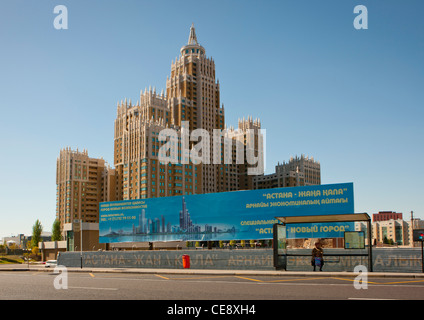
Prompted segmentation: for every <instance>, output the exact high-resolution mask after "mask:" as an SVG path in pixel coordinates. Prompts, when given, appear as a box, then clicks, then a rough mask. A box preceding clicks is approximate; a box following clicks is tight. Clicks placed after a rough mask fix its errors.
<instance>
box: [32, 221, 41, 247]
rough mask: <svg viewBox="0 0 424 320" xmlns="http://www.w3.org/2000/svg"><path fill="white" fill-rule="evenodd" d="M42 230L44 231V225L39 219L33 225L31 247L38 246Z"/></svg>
mask: <svg viewBox="0 0 424 320" xmlns="http://www.w3.org/2000/svg"><path fill="white" fill-rule="evenodd" d="M41 232H43V226H42V225H41V222H40V220H38V219H37V221H35V224H34V225H33V226H32V239H31V247H32V248H34V247H37V248H38V243H39V242H40V241H41Z"/></svg>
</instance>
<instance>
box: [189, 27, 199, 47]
mask: <svg viewBox="0 0 424 320" xmlns="http://www.w3.org/2000/svg"><path fill="white" fill-rule="evenodd" d="M188 44H189V45H198V44H199V43H198V42H197V37H196V30H195V29H194V23H192V24H191V27H190V35H189V36H188Z"/></svg>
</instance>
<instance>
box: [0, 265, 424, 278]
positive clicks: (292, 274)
mask: <svg viewBox="0 0 424 320" xmlns="http://www.w3.org/2000/svg"><path fill="white" fill-rule="evenodd" d="M1 271H13V272H15V271H33V272H34V271H36V272H54V268H7V267H5V268H0V272H1ZM67 271H68V272H85V273H126V274H176V275H228V276H275V277H349V278H354V277H357V276H358V275H359V274H360V273H355V272H325V271H322V272H319V271H316V272H313V271H310V272H302V271H262V270H212V269H135V268H134V269H132V268H82V269H81V268H75V267H69V268H67ZM367 276H368V277H374V278H413V279H416V278H423V279H424V273H394V272H370V273H368V274H367Z"/></svg>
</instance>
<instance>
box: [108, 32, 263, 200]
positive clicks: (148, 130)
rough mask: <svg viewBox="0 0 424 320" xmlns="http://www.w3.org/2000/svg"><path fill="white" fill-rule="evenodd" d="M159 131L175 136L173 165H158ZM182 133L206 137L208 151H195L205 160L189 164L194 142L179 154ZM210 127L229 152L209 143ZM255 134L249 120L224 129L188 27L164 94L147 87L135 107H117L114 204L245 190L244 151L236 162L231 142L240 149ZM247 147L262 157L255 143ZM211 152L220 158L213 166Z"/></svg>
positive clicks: (202, 53) (209, 73)
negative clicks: (228, 142)
mask: <svg viewBox="0 0 424 320" xmlns="http://www.w3.org/2000/svg"><path fill="white" fill-rule="evenodd" d="M248 127H249V129H252V130H254V131H255V132H254V135H253V136H251V135H247V134H246V132H245V131H244V130H245V129H247V128H248ZM164 129H173V130H175V131H176V132H178V141H177V142H175V143H176V144H177V145H178V155H177V159H176V160H177V161H176V162H177V163H168V164H164V163H162V162H161V161H159V150H160V148H161V146H163V144H164V143H165V142H161V141H159V139H158V138H159V133H160V132H161V131H162V130H164ZM184 129H186V130H188V132H189V133H191V132H193V130H196V129H202V130H205V131H206V132H208V133H209V137H210V139H209V141H208V142H205V143H208V145H209V151H208V150H207V148H206V149H205V150H203V149H202V151H201V153H202V156H203V159H204V160H205V159H206V160H207V161H203V162H202V163H198V164H195V163H193V161H192V159H191V158H190V159H189V157H190V150H192V148H193V146H194V145H195V144H196V143H197V142H195V141H189V142H188V145H187V147H188V149H187V150H184V145H183V139H182V132H183V130H184ZM214 129H217V130H222V137H220V139H222V142H223V141H224V140H223V139H224V138H225V139H229V140H231V141H232V142H234V144H232V145H231V147H230V149H229V150H224V147H223V145H222V144H219V143H218V144H216V145H214V141H213V139H212V137H213V135H214V132H213V131H214ZM259 130H260V121H259V120H258V119H256V120H255V121H254V123H253V120H252V119H251V118H248V120H247V121H245V120H243V121H241V122H239V130H234V129H233V128H232V127H231V128H230V129H227V127H226V125H225V113H224V107H223V105H221V103H220V86H219V81H218V80H217V79H216V76H215V62H214V61H213V59H212V58H209V57H207V56H206V50H205V48H204V47H203V46H201V45H200V44H199V42H198V41H197V36H196V31H195V28H194V26H193V25H192V26H191V28H190V33H189V38H188V43H187V44H186V45H184V46H183V47H182V48H181V50H180V56H179V57H178V58H176V59H175V61H173V62H172V63H171V74H170V76H168V77H167V80H166V95H165V94H164V93H163V91H162V92H161V93H160V94H159V93H157V92H156V89H154V88H153V89H152V88H149V90H147V89H145V91H144V92H143V91H142V92H141V93H140V100H139V101H137V102H136V103H135V104H133V103H132V102H131V101H130V100H128V99H125V100H124V101H121V102H120V103H118V106H117V117H116V120H115V135H114V165H115V168H116V177H117V183H116V194H117V200H128V199H143V198H151V197H163V196H173V195H189V194H197V193H210V192H222V191H233V190H242V189H250V188H252V183H251V179H250V178H248V177H247V169H248V168H249V167H251V165H247V164H246V160H247V159H246V150H243V151H242V153H243V156H244V158H243V159H244V161H243V162H242V163H236V155H237V148H236V144H235V143H236V141H238V143H239V144H241V145H242V146H243V147H245V146H246V143H247V142H248V141H250V140H252V141H255V142H258V140H259V139H258V137H259V136H260V133H259ZM246 137H248V138H246ZM249 137H253V138H249ZM249 148H253V151H254V152H255V153H256V155H257V154H260V155H261V156H263V153H262V150H261V149H260V148H258V144H256V147H255V146H250V147H249ZM259 151H260V152H259ZM214 154H218V155H221V156H222V157H221V161H220V162H218V163H217V162H215V164H214ZM225 154H227V155H229V158H230V159H231V161H230V163H228V161H227V163H224V155H225ZM261 159H262V158H261Z"/></svg>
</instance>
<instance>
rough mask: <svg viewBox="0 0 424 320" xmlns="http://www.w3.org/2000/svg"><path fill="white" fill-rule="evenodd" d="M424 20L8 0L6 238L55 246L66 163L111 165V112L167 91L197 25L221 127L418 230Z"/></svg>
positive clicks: (0, 80)
mask: <svg viewBox="0 0 424 320" xmlns="http://www.w3.org/2000/svg"><path fill="white" fill-rule="evenodd" d="M359 4H363V5H366V6H367V8H368V14H369V17H368V19H369V21H368V27H369V29H368V30H356V29H354V27H353V20H354V18H355V14H354V13H353V8H354V7H355V6H356V5H359ZM56 5H66V6H67V8H68V23H69V29H68V30H56V29H54V27H53V20H54V18H55V16H56V15H55V14H54V13H53V9H54V7H55V6H56ZM423 15H424V2H423V1H422V0H416V1H412V0H407V1H398V0H396V1H392V0H384V1H383V0H373V1H369V0H353V1H351V0H344V1H340V0H331V1H330V0H327V1H313V0H311V1H306V0H305V1H282V0H275V1H270V0H265V1H250V0H214V1H199V0H196V1H193V0H187V1H174V0H172V1H171V0H170V1H161V0H157V1H139V0H137V1H136V0H126V1H118V0H113V1H112V0H107V1H105V0H101V1H100V0H90V1H82V0H72V1H70V0H60V1H59V0H55V1H52V0H48V1H20V0H3V1H1V3H0V49H1V50H0V108H1V117H0V150H1V157H0V168H1V174H0V181H1V182H0V238H1V237H3V236H9V235H12V234H13V235H15V234H18V233H25V234H28V235H29V234H30V233H31V227H32V225H33V224H34V222H35V220H36V219H40V220H41V222H42V224H43V225H44V229H45V230H46V231H51V227H52V223H53V221H54V219H55V210H56V209H55V206H56V204H55V201H56V181H55V179H56V158H57V156H58V155H59V151H60V149H61V148H63V147H65V146H71V147H72V148H77V147H78V148H79V149H83V148H86V149H88V152H89V155H90V156H92V157H103V158H104V159H106V160H107V161H108V162H109V163H110V164H112V165H113V163H112V162H113V121H114V119H115V116H116V103H117V101H118V100H119V101H120V100H122V99H125V98H126V97H127V98H131V99H132V100H133V101H136V100H138V95H139V92H140V90H141V89H143V90H144V88H145V87H149V86H156V88H157V90H159V91H160V90H161V89H162V88H165V85H166V83H165V82H166V76H167V75H169V73H170V65H171V61H172V60H173V59H175V57H177V56H178V54H179V49H180V48H181V46H183V45H184V44H185V43H186V42H187V39H188V33H189V28H190V25H191V23H192V22H193V23H194V24H195V27H196V32H197V38H198V41H199V42H200V43H201V44H202V45H203V46H204V47H205V48H206V53H207V55H208V56H212V57H213V58H214V60H215V63H216V75H217V78H218V79H219V81H220V84H221V102H222V103H224V104H225V112H226V122H227V124H228V125H235V126H236V125H237V119H238V118H239V117H243V116H247V115H252V116H253V117H259V118H261V121H262V126H263V128H265V129H266V130H267V150H266V151H267V155H266V156H267V164H266V165H267V172H272V170H273V169H274V168H273V167H274V165H275V164H276V163H277V162H278V161H280V162H282V161H284V160H289V158H290V156H295V155H300V154H302V153H303V154H305V155H309V156H313V157H314V158H315V159H317V160H319V161H320V162H321V175H322V183H323V184H327V183H340V182H353V183H354V187H355V211H356V212H368V213H370V214H371V213H375V212H377V211H379V210H393V211H397V212H403V213H404V216H405V217H406V218H409V215H410V211H411V210H413V211H414V212H415V215H416V216H418V217H421V218H424V203H423V198H424V197H423V195H424V188H423V182H424V173H423V172H424V171H423V170H422V163H423V159H424V151H423V138H424V129H423V124H422V122H423V119H424V111H423V107H424V103H423V101H424V90H423V89H424V86H423V84H424V60H423V57H424V19H423Z"/></svg>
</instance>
